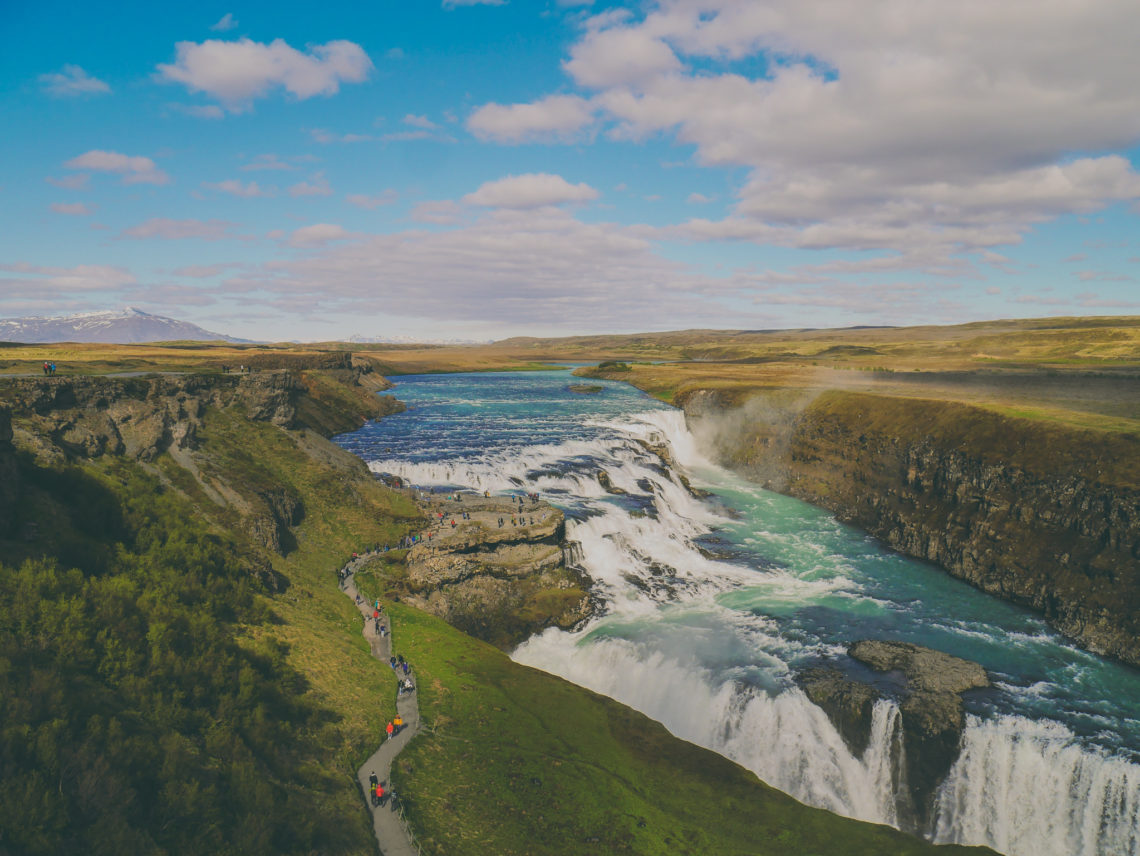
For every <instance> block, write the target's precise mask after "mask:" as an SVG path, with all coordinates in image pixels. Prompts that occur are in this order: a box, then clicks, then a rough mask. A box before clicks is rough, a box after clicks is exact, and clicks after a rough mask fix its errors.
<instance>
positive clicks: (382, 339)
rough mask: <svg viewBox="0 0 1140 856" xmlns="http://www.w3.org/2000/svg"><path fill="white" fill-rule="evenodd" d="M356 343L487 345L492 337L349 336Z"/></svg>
mask: <svg viewBox="0 0 1140 856" xmlns="http://www.w3.org/2000/svg"><path fill="white" fill-rule="evenodd" d="M347 341H349V342H351V343H353V344H354V345H486V344H488V343H489V342H491V341H492V340H491V339H424V338H422V337H419V336H403V335H398V336H349V337H348V339H347Z"/></svg>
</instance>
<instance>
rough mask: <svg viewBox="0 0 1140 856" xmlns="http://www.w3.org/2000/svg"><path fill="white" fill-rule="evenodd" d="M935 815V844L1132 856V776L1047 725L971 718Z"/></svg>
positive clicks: (1139, 847)
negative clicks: (944, 843)
mask: <svg viewBox="0 0 1140 856" xmlns="http://www.w3.org/2000/svg"><path fill="white" fill-rule="evenodd" d="M936 810H937V821H936V825H935V832H934V840H935V841H938V842H958V843H970V844H974V843H985V844H988V845H990V846H991V847H993V848H994V849H995V850H999V851H1001V852H1002V853H1008V854H1010V856H1038V854H1043V853H1050V854H1058V856H1060V854H1066V856H1098V854H1112V856H1125V854H1128V856H1135V854H1140V767H1138V766H1137V765H1136V764H1133V763H1129V761H1127V760H1125V759H1123V758H1120V757H1113V756H1110V755H1109V754H1108V753H1107V752H1104V751H1097V750H1095V749H1090V748H1089V747H1085V746H1081V745H1079V744H1078V743H1077V741H1076V739H1075V737H1074V735H1073V734H1072V732H1070V731H1069V730H1068V729H1067V728H1065V727H1064V726H1063V725H1061V724H1059V723H1056V722H1047V721H1046V722H1040V721H1033V720H1028V719H1025V718H1024V717H1018V716H1007V717H1001V718H999V719H997V720H993V721H982V720H980V719H978V718H977V717H974V716H971V717H970V718H969V723H968V725H967V728H966V733H965V735H964V737H963V741H962V751H961V754H960V755H959V756H958V760H957V762H956V763H955V764H954V766H953V767H952V768H951V770H950V773H949V774H948V775H947V777H946V781H945V783H944V784H943V786H942V789H941V791H940V793H939V797H938V804H937V809H936Z"/></svg>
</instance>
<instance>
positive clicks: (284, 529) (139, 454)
mask: <svg viewBox="0 0 1140 856" xmlns="http://www.w3.org/2000/svg"><path fill="white" fill-rule="evenodd" d="M332 365H333V367H332V368H329V369H327V370H325V369H322V370H311V369H310V370H306V371H299V372H298V371H290V370H275V371H253V372H226V373H218V372H211V373H193V374H165V375H144V376H137V377H105V376H89V377H85V376H70V377H53V378H5V379H3V381H2V382H0V401H3V402H5V404H6V406H7V407H9V408H11V410H10V411H9V410H7V409H0V527H2V526H4V525H5V521H7V520H9V519H10V518H11V515H9V514H5V513H4V512H5V510H6V507H8V506H10V505H11V502H12V497H14V496H15V495H16V494H15V490H16V489H15V487H14V484H15V479H16V477H17V476H18V468H17V467H15V465H14V463H13V458H12V440H13V434H14V435H15V441H16V444H17V445H18V446H20V447H21V448H23V449H24V450H25V451H27V452H30V453H31V454H33V455H34V456H35V457H36V458H37V459H39V460H40V461H41V462H42V463H52V464H66V463H68V462H77V461H83V460H94V459H98V458H102V457H104V456H123V457H126V458H129V459H131V460H134V461H138V462H140V463H142V464H144V465H148V466H150V465H153V464H155V463H156V462H157V460H158V458H159V456H161V455H163V454H164V453H169V454H170V457H171V458H172V459H173V460H174V461H175V462H177V464H178V465H179V466H181V467H182V468H183V469H184V470H185V471H186V472H187V473H188V474H189V476H190V477H191V478H192V480H193V481H194V482H196V483H197V487H198V489H199V490H201V492H202V493H203V494H204V495H205V496H206V497H207V498H208V500H209V501H212V502H213V504H215V505H217V506H219V507H222V508H228V509H232V511H233V512H234V513H235V515H236V517H235V519H233V520H232V521H231V523H232V524H233V525H235V527H236V528H237V529H239V530H240V531H242V532H244V533H245V535H246V536H248V538H249V539H250V540H251V541H252V542H253V543H255V544H258V545H260V546H262V547H265V548H267V549H269V550H271V551H272V552H274V553H278V554H281V555H284V554H287V553H289V552H290V551H291V550H292V549H293V547H294V546H295V543H296V542H295V538H294V535H293V529H294V528H295V527H296V526H297V525H298V524H299V523H300V522H301V521H302V520H303V519H304V515H305V509H304V506H303V504H302V502H301V500H300V498H299V497H298V496H297V495H296V494H295V493H294V492H293V491H292V490H290V489H286V488H285V487H283V486H282V485H280V484H278V483H275V481H274V480H273V479H272V477H271V476H268V475H266V474H264V473H259V474H258V475H257V477H256V478H249V479H244V480H243V479H231V478H227V476H226V473H225V472H222V471H219V469H218V468H216V467H214V466H212V465H211V457H210V455H209V454H207V453H206V452H205V451H203V450H200V449H199V446H200V443H199V435H200V433H201V432H203V431H205V430H207V422H208V419H209V414H210V413H226V412H228V413H234V414H238V415H240V417H242V418H244V419H248V420H251V421H253V422H266V423H270V424H272V425H276V426H279V427H282V428H294V429H309V430H312V431H313V432H314V433H316V434H325V435H327V434H331V433H333V432H334V431H338V430H347V429H349V428H355V427H358V426H359V425H361V424H362V423H363V421H364V419H366V418H379V416H381V415H383V414H385V413H388V412H392V411H393V410H398V409H400V408H402V404H400V403H399V402H397V401H395V399H392V398H391V397H386V396H377V395H376V394H375V392H376V391H377V390H381V389H385V388H387V387H388V386H389V384H388V382H387V381H386V380H385V379H384V378H382V377H380V376H379V375H376V374H374V373H373V372H372V370H371V368H370V367H367V366H365V367H362V368H361V367H356V368H354V367H350V366H349V364H348V358H347V357H344V358H341V357H340V356H337V357H336V359H334V361H333V364H332ZM315 394H321V398H320V400H318V399H317V398H315V397H314V396H315ZM12 415H14V416H15V417H16V418H15V430H14V431H13V425H12V419H11V418H10V417H11V416H12ZM310 417H311V418H310ZM294 437H295V439H296V441H297V442H299V443H309V445H312V444H311V443H310V442H309V441H306V440H304V439H303V432H302V430H298V431H296V432H294ZM321 442H322V443H323V442H324V441H323V440H322V441H321ZM353 460H354V461H355V459H353ZM356 463H357V464H358V465H359V466H360V467H361V469H362V470H363V465H362V464H359V462H356ZM8 470H11V473H9V472H8ZM152 470H153V471H155V472H159V470H158V469H157V468H155V467H152ZM222 470H226V468H222ZM0 534H2V533H0ZM262 575H263V576H265V577H266V579H271V577H272V575H271V574H270V573H269V572H268V571H266V572H265V573H264V574H262ZM271 581H272V580H271Z"/></svg>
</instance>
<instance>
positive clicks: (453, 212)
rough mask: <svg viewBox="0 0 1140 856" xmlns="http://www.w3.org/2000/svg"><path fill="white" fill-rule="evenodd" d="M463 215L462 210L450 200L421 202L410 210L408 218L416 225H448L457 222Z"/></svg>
mask: <svg viewBox="0 0 1140 856" xmlns="http://www.w3.org/2000/svg"><path fill="white" fill-rule="evenodd" d="M462 214H463V208H462V207H461V206H460V205H459V204H458V203H456V202H453V201H452V200H450V199H439V200H430V201H428V202H421V203H420V204H419V205H416V206H415V207H414V208H412V210H411V212H410V214H409V215H408V216H410V217H411V218H412V219H413V220H415V221H416V222H417V223H436V224H439V225H443V226H446V225H450V224H451V223H456V222H458V220H459V218H460V216H462Z"/></svg>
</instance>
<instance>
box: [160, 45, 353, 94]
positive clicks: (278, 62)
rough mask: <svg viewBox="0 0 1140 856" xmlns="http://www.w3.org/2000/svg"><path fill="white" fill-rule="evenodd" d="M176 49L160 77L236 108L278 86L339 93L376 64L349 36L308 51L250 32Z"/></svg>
mask: <svg viewBox="0 0 1140 856" xmlns="http://www.w3.org/2000/svg"><path fill="white" fill-rule="evenodd" d="M175 52H176V57H175V61H174V62H173V63H170V64H163V65H159V66H158V68H157V74H158V78H159V80H161V81H164V82H174V83H181V84H183V85H184V86H185V87H186V88H187V89H189V90H190V91H191V92H205V93H207V94H208V95H211V96H213V97H214V98H217V99H218V100H219V101H221V102H222V104H224V105H225V107H226V109H228V110H229V111H230V112H232V113H239V112H242V111H244V110H248V109H249V108H250V106H251V105H252V102H253V100H254V99H255V98H260V97H262V96H264V95H265V94H266V93H267V92H268V91H269V90H270V89H273V88H275V87H281V88H283V89H284V90H285V91H286V92H288V93H289V94H290V95H293V96H295V97H296V98H298V99H305V98H312V97H314V96H316V95H334V94H335V93H336V92H338V91H339V89H340V84H341V83H342V82H344V83H360V82H361V81H363V80H365V79H367V77H368V74H369V72H371V70H372V61H371V60H370V59H369V58H368V55H367V54H366V53H365V52H364V49H363V48H361V47H360V45H358V44H355V43H354V42H350V41H344V40H340V41H331V42H327V43H325V44H323V45H315V46H313V47H312V48H310V49H309V51H308V52H307V53H302V52H301V51H298V50H296V49H295V48H292V47H290V46H289V45H288V44H286V43H285V41H283V40H282V39H276V40H274V41H273V42H270V43H269V44H264V43H262V42H254V41H251V40H250V39H247V38H243V39H239V40H238V41H236V42H226V41H219V40H217V39H210V40H207V41H205V42H202V43H201V44H197V43H195V42H178V44H176V45H175Z"/></svg>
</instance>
